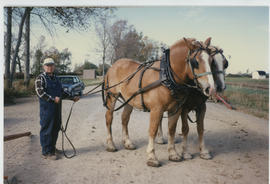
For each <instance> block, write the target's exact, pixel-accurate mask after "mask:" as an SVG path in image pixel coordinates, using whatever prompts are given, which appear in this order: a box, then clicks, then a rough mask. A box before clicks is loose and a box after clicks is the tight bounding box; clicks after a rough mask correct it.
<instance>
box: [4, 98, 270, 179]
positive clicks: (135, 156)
mask: <svg viewBox="0 0 270 184" xmlns="http://www.w3.org/2000/svg"><path fill="white" fill-rule="evenodd" d="M71 103H72V102H71V101H64V102H63V119H64V121H65V119H66V117H67V113H68V110H69V108H70V106H71ZM104 113H105V108H104V107H103V106H102V99H101V96H100V95H95V96H92V97H86V98H83V99H81V100H80V101H79V102H77V103H76V104H75V106H74V111H73V115H72V117H71V121H70V126H69V129H68V132H67V133H68V135H69V136H70V138H71V140H72V141H73V143H74V145H75V147H76V148H77V156H76V157H74V158H73V159H69V160H68V159H65V158H64V157H63V158H61V159H60V160H57V161H50V160H43V159H41V148H40V144H39V128H40V126H39V116H38V115H39V105H38V100H37V98H36V97H30V98H22V99H18V100H17V104H16V105H11V106H5V107H4V115H5V117H4V134H5V135H10V134H15V133H21V132H25V131H31V132H32V133H33V134H34V135H33V136H32V137H31V138H29V137H24V138H20V139H16V140H12V141H9V142H5V143H4V175H7V176H9V178H12V177H14V176H15V177H16V178H17V180H18V181H19V183H26V184H32V183H38V184H43V183H44V184H48V183H53V184H60V183H61V184H65V183H70V184H71V183H72V184H75V183H76V184H77V183H80V184H83V183H86V184H90V183H91V184H102V183H104V184H105V183H106V184H107V183H117V184H122V183H123V184H124V183H125V184H127V183H140V184H142V183H151V184H153V183H160V184H166V183H170V184H174V183H177V184H181V183H183V184H189V183H196V184H197V183H200V184H201V183H217V184H218V183H222V184H223V183H228V184H232V183H237V184H238V183H243V184H247V183H260V184H263V183H268V179H269V178H268V126H269V125H268V121H267V120H264V119H259V118H256V117H254V116H251V115H247V114H244V113H241V112H237V111H231V110H228V109H226V107H224V106H222V105H219V104H214V103H208V104H207V113H206V119H205V141H206V146H207V147H208V148H209V150H210V151H211V153H212V155H213V156H214V157H213V159H212V160H202V159H200V157H199V154H198V153H199V151H198V146H197V133H196V125H195V124H190V135H189V140H188V143H189V150H190V152H191V153H192V155H193V159H192V160H186V161H182V162H177V163H176V162H170V161H168V152H167V145H166V144H165V145H156V154H157V157H158V159H159V160H160V161H161V163H162V166H161V167H160V168H151V167H148V166H146V146H147V142H148V135H147V131H148V121H149V113H144V112H139V111H134V112H133V114H132V116H131V120H130V124H129V132H130V137H131V140H133V142H134V143H135V144H136V146H137V149H136V150H133V151H129V150H125V149H124V148H123V145H122V141H121V132H122V131H121V122H120V117H121V116H120V115H121V112H116V113H115V116H114V123H113V135H114V141H115V144H116V146H117V148H118V149H119V150H118V152H115V153H109V152H106V151H105V146H104V145H105V141H106V129H105V118H104ZM163 121H164V123H163V131H164V132H167V119H164V120H163ZM180 128H181V121H180V120H179V122H178V127H177V131H178V133H179V132H180ZM165 137H166V138H167V134H165ZM59 138H60V139H59V141H58V143H57V144H58V148H60V147H61V141H60V140H61V136H60V137H59ZM176 140H177V144H176V148H177V149H178V150H180V143H181V136H179V135H177V138H176ZM69 150H70V149H69Z"/></svg>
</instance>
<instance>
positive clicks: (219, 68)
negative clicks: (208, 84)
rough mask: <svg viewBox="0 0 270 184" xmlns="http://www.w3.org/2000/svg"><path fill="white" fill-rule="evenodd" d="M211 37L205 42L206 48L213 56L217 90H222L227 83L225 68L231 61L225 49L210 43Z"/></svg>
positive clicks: (212, 63)
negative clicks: (225, 53) (224, 52)
mask: <svg viewBox="0 0 270 184" xmlns="http://www.w3.org/2000/svg"><path fill="white" fill-rule="evenodd" d="M210 42H211V37H210V38H208V39H206V41H205V42H204V46H205V49H206V50H207V52H208V54H209V55H210V56H211V59H212V62H211V71H212V73H213V78H214V81H215V87H216V91H217V92H222V91H224V90H225V89H226V84H225V70H226V68H227V67H228V65H229V63H228V60H227V59H226V57H225V56H224V55H223V50H222V49H220V48H218V47H215V46H211V45H210Z"/></svg>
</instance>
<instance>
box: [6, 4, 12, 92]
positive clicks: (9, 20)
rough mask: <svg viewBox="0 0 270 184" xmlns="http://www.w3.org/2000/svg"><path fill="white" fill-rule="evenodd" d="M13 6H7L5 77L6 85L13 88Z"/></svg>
mask: <svg viewBox="0 0 270 184" xmlns="http://www.w3.org/2000/svg"><path fill="white" fill-rule="evenodd" d="M11 30H12V8H11V7H8V8H7V34H6V46H5V51H6V52H5V78H6V81H7V83H6V86H7V87H8V88H11V79H10V55H11V37H12V32H11Z"/></svg>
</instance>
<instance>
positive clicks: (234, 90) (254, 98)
mask: <svg viewBox="0 0 270 184" xmlns="http://www.w3.org/2000/svg"><path fill="white" fill-rule="evenodd" d="M226 82H232V83H246V84H248V85H251V86H252V85H255V84H256V85H257V84H260V85H265V86H268V79H264V80H254V79H250V78H240V77H238V78H226ZM224 95H225V96H226V97H227V99H228V100H229V102H230V103H231V104H232V105H233V106H235V107H236V108H237V109H239V110H241V111H243V112H246V113H249V114H253V115H255V116H257V117H261V118H265V119H268V111H269V90H268V89H257V88H254V87H244V86H241V85H239V86H235V85H227V89H226V90H225V92H224Z"/></svg>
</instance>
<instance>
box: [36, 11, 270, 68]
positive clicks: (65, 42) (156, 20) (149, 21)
mask: <svg viewBox="0 0 270 184" xmlns="http://www.w3.org/2000/svg"><path fill="white" fill-rule="evenodd" d="M115 14H116V19H125V20H127V21H128V23H129V24H133V25H134V26H135V28H136V29H137V30H138V31H140V32H143V34H144V35H145V36H148V37H149V38H151V39H153V40H156V41H160V42H164V43H166V44H167V45H171V44H173V43H174V42H175V41H177V40H179V39H181V38H182V37H193V38H196V39H198V40H205V39H206V38H208V37H212V45H215V46H219V47H221V48H222V49H223V50H224V54H225V56H229V55H230V56H231V59H229V68H228V70H227V73H237V72H239V71H241V72H245V71H246V70H247V69H249V71H254V70H266V71H267V72H268V50H269V48H268V36H269V32H268V28H269V25H268V24H269V20H268V16H269V12H268V7H258V6H257V7H239V6H238V7H233V6H230V7H213V6H212V7H206V6H175V7H172V6H167V7H162V6H160V7H120V8H118V9H117V10H116V12H115ZM41 35H44V36H46V42H47V45H48V48H49V47H50V46H55V47H56V48H58V49H59V50H62V49H64V48H68V49H69V50H70V51H71V52H72V65H73V66H74V65H75V64H76V63H77V64H82V63H83V62H84V60H85V59H89V61H91V62H93V63H95V64H99V63H101V57H100V55H99V54H98V53H97V52H96V48H98V44H97V38H96V35H95V33H94V30H89V31H87V32H81V33H78V32H75V31H70V32H69V33H66V32H65V30H64V29H63V28H61V27H57V35H55V36H54V38H52V37H50V36H49V34H48V33H47V32H46V31H45V30H44V29H43V27H42V25H39V24H37V23H35V24H32V32H31V39H32V40H31V44H32V46H34V45H35V44H36V42H37V40H38V38H39V37H40V36H41Z"/></svg>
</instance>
